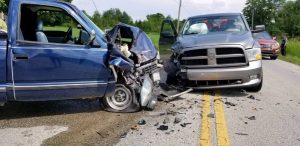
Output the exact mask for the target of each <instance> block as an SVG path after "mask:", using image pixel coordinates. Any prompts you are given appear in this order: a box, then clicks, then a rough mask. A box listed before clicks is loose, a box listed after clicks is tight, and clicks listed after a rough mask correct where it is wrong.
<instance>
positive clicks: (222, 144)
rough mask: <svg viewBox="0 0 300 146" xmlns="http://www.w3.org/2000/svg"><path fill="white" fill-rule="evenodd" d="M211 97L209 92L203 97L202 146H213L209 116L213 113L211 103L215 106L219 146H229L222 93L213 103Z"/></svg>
mask: <svg viewBox="0 0 300 146" xmlns="http://www.w3.org/2000/svg"><path fill="white" fill-rule="evenodd" d="M210 97H211V96H210V95H209V92H208V91H205V92H204V96H203V111H202V124H201V133H200V146H211V137H212V136H211V135H212V131H211V121H212V120H211V119H210V118H209V117H208V115H209V114H210V113H211V109H210V107H211V103H212V104H213V105H214V111H215V123H216V124H215V125H216V134H217V144H218V146H229V145H230V142H229V136H228V131H227V126H226V120H225V114H224V107H223V103H222V100H221V96H220V92H219V91H218V92H217V94H216V95H215V96H214V100H213V101H211V98H210Z"/></svg>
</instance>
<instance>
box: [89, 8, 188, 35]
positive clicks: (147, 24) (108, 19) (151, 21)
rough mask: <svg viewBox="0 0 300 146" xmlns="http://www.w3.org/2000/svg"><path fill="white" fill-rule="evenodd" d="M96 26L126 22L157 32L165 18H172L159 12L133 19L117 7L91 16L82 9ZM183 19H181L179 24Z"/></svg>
mask: <svg viewBox="0 0 300 146" xmlns="http://www.w3.org/2000/svg"><path fill="white" fill-rule="evenodd" d="M83 12H84V13H85V14H86V15H87V16H88V17H89V18H90V19H91V20H92V21H93V22H94V23H95V24H96V25H97V26H99V27H100V28H102V29H109V28H112V27H113V26H114V25H116V24H117V23H119V22H121V23H126V24H130V25H135V26H137V27H139V28H141V29H143V30H144V31H146V32H159V31H160V29H161V24H162V22H163V20H165V19H171V20H173V19H172V17H171V16H164V15H163V14H161V13H155V14H149V15H147V16H146V19H145V20H135V21H133V19H132V17H131V16H130V15H129V14H128V13H127V12H125V11H121V10H120V9H118V8H112V9H109V10H107V11H104V12H103V13H101V14H100V13H99V12H98V11H95V12H94V14H93V15H92V16H89V15H88V14H87V13H86V12H85V11H83ZM173 21H174V24H177V19H174V20H173ZM183 22H184V21H181V23H180V24H181V25H182V24H183Z"/></svg>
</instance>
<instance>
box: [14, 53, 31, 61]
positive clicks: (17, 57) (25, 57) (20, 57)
mask: <svg viewBox="0 0 300 146" xmlns="http://www.w3.org/2000/svg"><path fill="white" fill-rule="evenodd" d="M14 59H15V60H28V59H29V57H28V56H27V55H25V54H14Z"/></svg>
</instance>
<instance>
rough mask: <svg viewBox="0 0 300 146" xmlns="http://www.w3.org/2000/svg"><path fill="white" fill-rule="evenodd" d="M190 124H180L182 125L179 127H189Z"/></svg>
mask: <svg viewBox="0 0 300 146" xmlns="http://www.w3.org/2000/svg"><path fill="white" fill-rule="evenodd" d="M190 124H192V123H182V124H180V126H181V127H186V126H187V125H190Z"/></svg>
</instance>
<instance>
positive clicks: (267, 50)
mask: <svg viewBox="0 0 300 146" xmlns="http://www.w3.org/2000/svg"><path fill="white" fill-rule="evenodd" d="M253 37H254V39H256V40H257V41H258V43H259V44H260V45H261V52H262V55H263V56H265V57H270V58H271V59H273V60H276V59H277V57H278V55H279V53H280V44H279V43H278V42H277V41H276V39H273V38H272V36H271V35H270V34H269V33H268V32H267V31H262V32H254V33H253Z"/></svg>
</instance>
